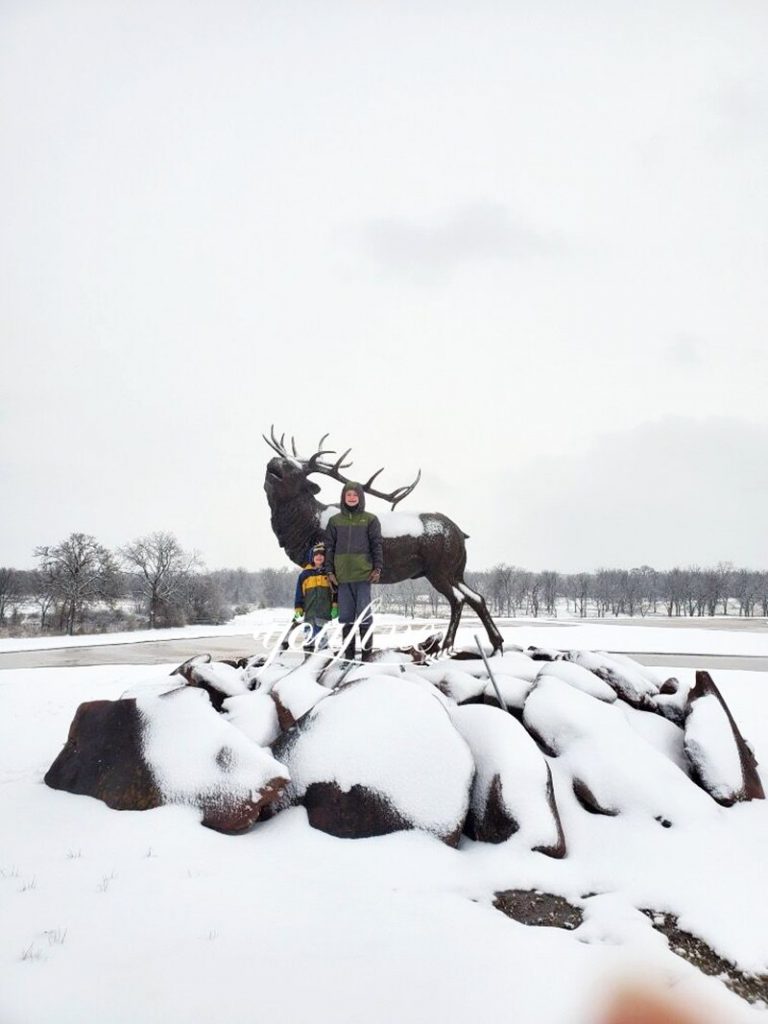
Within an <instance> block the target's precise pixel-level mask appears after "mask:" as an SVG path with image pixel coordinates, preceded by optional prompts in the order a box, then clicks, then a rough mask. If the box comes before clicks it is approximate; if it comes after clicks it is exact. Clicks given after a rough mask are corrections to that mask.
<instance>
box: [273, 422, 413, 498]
mask: <svg viewBox="0 0 768 1024" xmlns="http://www.w3.org/2000/svg"><path fill="white" fill-rule="evenodd" d="M262 437H263V438H264V440H265V441H266V442H267V444H268V445H269V447H270V448H272V449H273V451H275V452H277V455H278V458H274V459H270V460H269V462H268V464H267V475H266V478H265V480H264V489H265V490H266V492H267V497H268V498H269V500H270V505H272V499H273V498H274V499H275V500H276V501H279V502H286V501H295V500H296V499H298V498H301V497H302V496H306V495H313V496H314V495H315V494H317V493H318V491H319V490H320V488H319V487H318V485H317V484H316V483H314V482H313V481H311V480H309V479H308V478H309V476H310V474H311V473H322V474H323V475H324V476H329V477H331V479H333V480H338V481H339V483H341V484H348V483H350V482H351V480H350V479H349V478H347V477H345V476H344V475H343V473H342V472H341V471H342V470H343V469H348V468H349V466H351V465H352V463H351V462H345V461H344V460H345V459H346V458H347V456H348V455H349V453H350V452H351V451H352V449H351V448H347V450H346V451H345V452H344V453H343V454H342V455H340V456H339V457H338V458H337V459H336V460H335V462H330V461H324V460H323V456H324V455H336V452H335V451H333V450H332V449H330V448H325V449H324V448H323V444H324V443H325V439H326V438H327V437H328V435H327V434H323V436H322V437H321V438H320V442H319V444H318V446H317V451H315V453H314V454H313V455H311V456H310V457H309V458H308V459H305V458H302V457H301V456H300V455H299V454H298V452H297V451H296V442H295V441H294V439H293V438H291V450H290V451H288V448H287V446H286V442H285V434H283V435H282V436H281V438H280V440H278V439H277V436H276V435H275V428H274V426H272V427H271V428H270V436H269V437H267V436H266V435H265V434H262ZM383 470H384V467H383V466H382V467H381V469H377V470H376V472H375V473H374V474H373V475H372V476H371V477H369V479H368V480H367V481H366V483H364V484H363V490H364V491H365V493H366V494H371V495H373V497H375V498H383V499H384V501H390V502H392V508H393V509H394V508H395V506H396V505H397V504H398V502H401V501H402V500H403V498H405V497H407V496H408V495H409V494H410V493H411V491H412V490H413V489H414V487H415V486H416V484H417V483H418V482H419V480H420V479H421V470H419V472H418V473H417V475H416V479H415V480H414V481H413V483H412V484H408V485H405V486H402V487H396V488H395V490H394V491H392V492H391V493H389V494H385V493H384V492H382V491H378V490H376V489H375V488H374V487H373V481H374V480H375V479H376V477H377V476H378V475H379V473H381V472H383Z"/></svg>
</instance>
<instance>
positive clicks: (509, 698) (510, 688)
mask: <svg viewBox="0 0 768 1024" xmlns="http://www.w3.org/2000/svg"><path fill="white" fill-rule="evenodd" d="M493 678H494V679H495V680H496V686H494V685H493V683H492V682H491V680H490V679H489V680H488V682H487V683H486V684H485V703H486V704H491V705H495V706H496V707H498V706H499V695H500V696H501V702H502V704H503V705H504V708H505V709H506V710H507V711H511V712H512V714H513V715H515V716H516V717H517V718H520V717H521V715H522V711H523V705H524V704H525V699H526V697H527V696H528V694H529V693H530V692H531V690H532V689H533V687H534V683H533V681H532V680H530V679H520V678H518V676H508V675H504V674H502V673H498V674H497V673H496V672H495V671H494V673H493ZM497 687H498V691H499V695H497V693H496V688H497Z"/></svg>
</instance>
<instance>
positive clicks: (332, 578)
mask: <svg viewBox="0 0 768 1024" xmlns="http://www.w3.org/2000/svg"><path fill="white" fill-rule="evenodd" d="M328 581H329V583H330V584H331V586H332V587H338V585H339V581H338V580H337V579H336V576H335V574H334V573H332V572H329V573H328Z"/></svg>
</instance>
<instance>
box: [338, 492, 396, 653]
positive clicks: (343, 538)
mask: <svg viewBox="0 0 768 1024" xmlns="http://www.w3.org/2000/svg"><path fill="white" fill-rule="evenodd" d="M327 532H328V542H327V544H326V551H325V555H326V563H327V565H328V579H329V580H330V581H331V583H332V584H334V585H336V586H338V590H339V594H338V602H339V622H340V623H341V625H342V636H343V637H344V641H345V644H346V657H347V658H354V656H355V637H354V635H350V634H352V630H353V629H354V625H355V621H356V619H358V618H359V617H360V616H363V617H362V619H361V620H360V635H361V636H362V638H363V641H362V658H363V661H370V659H371V654H372V651H373V632H372V630H373V617H372V615H371V611H370V607H369V606H370V603H371V584H372V583H378V582H379V580H380V579H381V571H382V569H383V568H384V560H383V551H382V547H383V546H382V542H381V523H380V522H379V520H378V519H377V518H376V516H375V515H374V514H373V513H372V512H366V511H365V491H364V490H363V488H362V486H361V485H360V484H357V483H352V482H350V483H347V484H344V489H343V490H342V492H341V511H340V512H337V513H336V515H334V516H331V519H330V520H329V522H328V526H327Z"/></svg>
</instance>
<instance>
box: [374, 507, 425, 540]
mask: <svg viewBox="0 0 768 1024" xmlns="http://www.w3.org/2000/svg"><path fill="white" fill-rule="evenodd" d="M379 521H380V522H381V535H382V537H421V536H422V535H423V533H424V523H423V522H422V520H421V517H420V516H419V515H418V513H416V512H382V513H381V515H380V516H379Z"/></svg>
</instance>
